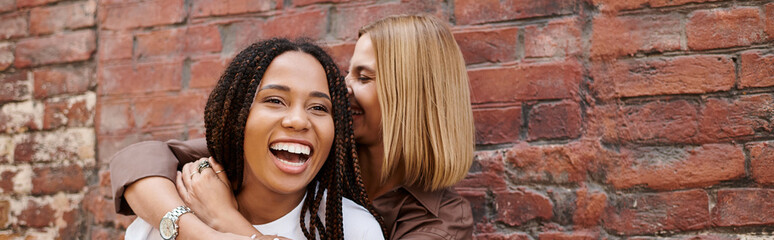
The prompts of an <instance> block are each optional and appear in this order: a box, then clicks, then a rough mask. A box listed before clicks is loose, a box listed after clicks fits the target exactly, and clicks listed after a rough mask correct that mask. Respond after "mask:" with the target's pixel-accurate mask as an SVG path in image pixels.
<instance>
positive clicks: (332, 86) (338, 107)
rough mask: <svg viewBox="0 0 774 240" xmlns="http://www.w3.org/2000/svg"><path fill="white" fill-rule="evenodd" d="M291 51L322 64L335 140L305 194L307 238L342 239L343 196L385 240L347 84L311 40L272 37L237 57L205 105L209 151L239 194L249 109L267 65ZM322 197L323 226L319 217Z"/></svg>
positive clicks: (304, 222)
mask: <svg viewBox="0 0 774 240" xmlns="http://www.w3.org/2000/svg"><path fill="white" fill-rule="evenodd" d="M287 51H300V52H304V53H307V54H309V55H312V56H313V57H315V59H317V60H318V61H319V62H320V64H321V65H322V66H323V68H324V70H325V74H326V77H327V79H328V90H329V92H330V94H331V102H332V104H333V109H332V117H333V122H334V128H335V131H334V133H335V136H334V141H333V146H332V151H331V152H330V153H329V154H328V157H327V158H326V160H325V163H323V166H322V168H321V169H320V171H319V172H318V173H317V175H316V176H315V177H314V179H313V180H312V182H310V183H309V184H308V185H307V186H306V189H305V190H306V198H305V199H304V202H303V203H302V208H301V216H302V217H301V218H300V219H299V221H300V224H301V230H302V231H303V233H304V236H306V238H307V239H317V238H318V237H319V238H322V239H343V238H344V228H343V221H342V197H346V198H348V199H351V200H352V201H354V202H355V203H357V204H360V205H362V206H364V207H365V208H366V209H368V211H369V212H371V214H372V215H373V216H374V217H375V218H376V219H377V220H378V221H379V224H380V225H381V226H382V232H383V233H384V234H385V237H386V234H387V231H386V229H385V226H384V223H383V220H382V218H381V216H380V215H379V214H378V213H377V212H376V211H375V210H374V207H373V206H372V205H371V202H370V201H369V200H368V196H367V195H366V192H365V187H364V186H363V179H362V178H361V176H360V174H361V172H360V164H359V163H358V160H357V153H356V152H355V151H356V150H355V141H354V135H353V130H352V115H351V114H350V110H349V100H348V98H347V89H346V84H345V82H344V79H343V78H342V77H341V75H340V73H339V70H338V67H337V66H336V64H335V63H334V61H333V60H332V59H331V57H330V56H329V55H328V54H327V53H325V51H324V50H322V49H321V48H320V47H318V46H317V45H315V44H313V43H311V42H309V41H308V40H304V39H302V40H297V41H290V40H287V39H279V38H273V39H269V40H264V41H260V42H257V43H254V44H252V45H250V46H249V47H247V48H246V49H244V50H243V51H242V52H240V53H239V54H237V56H236V57H235V58H234V60H233V61H232V62H231V63H230V64H229V66H228V67H227V68H226V70H225V71H224V73H223V75H221V77H220V80H219V81H218V83H217V85H216V86H215V88H213V90H212V92H211V93H210V96H209V99H208V100H207V105H206V107H205V113H204V120H205V128H206V136H207V148H208V150H209V151H210V153H211V154H212V156H213V158H214V159H215V161H218V162H219V163H220V164H221V165H223V167H224V169H225V171H226V174H227V176H228V178H229V181H230V182H231V186H232V191H233V192H234V194H235V195H236V194H238V193H239V191H240V190H241V189H242V187H243V186H242V180H243V174H244V173H243V172H244V167H245V163H244V138H245V126H246V123H247V118H248V116H249V115H250V108H251V106H252V103H253V101H254V98H255V94H256V91H257V89H258V86H259V85H260V83H261V79H262V78H263V75H264V73H265V71H266V69H267V68H268V67H269V64H271V62H272V61H273V60H274V59H275V58H276V57H277V56H279V55H280V54H282V53H284V52H287ZM323 197H325V206H324V207H325V221H324V222H323V221H322V220H321V218H320V216H319V215H318V214H317V213H318V212H319V210H320V205H321V202H322V200H323ZM307 213H308V214H309V216H310V218H309V219H307V218H306V216H307V215H306V214H307Z"/></svg>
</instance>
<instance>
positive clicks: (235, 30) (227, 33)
mask: <svg viewBox="0 0 774 240" xmlns="http://www.w3.org/2000/svg"><path fill="white" fill-rule="evenodd" d="M262 24H263V21H261V20H256V19H246V20H243V21H239V22H233V23H230V24H226V25H223V27H222V30H221V32H222V33H223V36H224V40H223V55H230V56H232V57H233V56H236V54H237V53H239V52H240V51H242V49H245V48H247V47H248V46H250V45H251V44H253V43H255V42H257V41H258V40H260V39H264V38H266V37H265V36H264V35H263V28H262V27H259V26H261V25H262Z"/></svg>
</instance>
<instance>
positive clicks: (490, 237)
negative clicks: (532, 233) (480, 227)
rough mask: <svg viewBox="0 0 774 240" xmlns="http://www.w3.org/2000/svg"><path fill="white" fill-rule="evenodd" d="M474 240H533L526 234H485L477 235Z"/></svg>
mask: <svg viewBox="0 0 774 240" xmlns="http://www.w3.org/2000/svg"><path fill="white" fill-rule="evenodd" d="M473 239H475V240H530V239H531V238H530V237H529V235H527V234H526V233H511V234H505V233H483V234H476V235H475V236H474V237H473Z"/></svg>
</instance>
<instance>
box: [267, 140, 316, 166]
mask: <svg viewBox="0 0 774 240" xmlns="http://www.w3.org/2000/svg"><path fill="white" fill-rule="evenodd" d="M269 150H270V151H271V153H272V154H274V156H276V157H277V159H278V160H279V161H280V162H282V163H284V164H287V165H290V166H297V167H298V166H302V165H304V163H306V161H307V160H309V156H310V155H311V153H312V148H311V147H309V146H307V145H304V144H299V143H289V142H277V143H273V144H271V146H269Z"/></svg>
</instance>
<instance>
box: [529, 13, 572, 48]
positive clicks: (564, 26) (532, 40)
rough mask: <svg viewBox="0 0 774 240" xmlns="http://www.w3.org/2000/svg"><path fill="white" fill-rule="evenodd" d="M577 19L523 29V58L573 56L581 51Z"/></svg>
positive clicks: (565, 19)
mask: <svg viewBox="0 0 774 240" xmlns="http://www.w3.org/2000/svg"><path fill="white" fill-rule="evenodd" d="M580 27H581V26H580V23H579V22H578V19H577V18H564V19H559V20H556V21H552V22H549V23H548V24H547V25H545V26H535V25H531V26H527V27H525V28H524V57H527V58H540V57H565V56H574V55H577V54H579V53H580V50H581V45H580V42H581V29H580Z"/></svg>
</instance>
